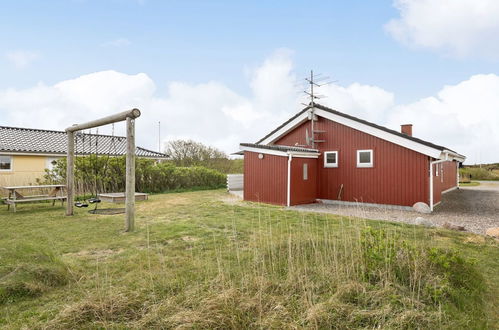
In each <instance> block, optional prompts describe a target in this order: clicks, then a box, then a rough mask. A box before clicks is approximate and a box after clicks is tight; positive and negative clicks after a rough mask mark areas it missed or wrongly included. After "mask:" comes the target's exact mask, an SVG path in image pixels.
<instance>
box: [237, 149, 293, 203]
mask: <svg viewBox="0 0 499 330" xmlns="http://www.w3.org/2000/svg"><path fill="white" fill-rule="evenodd" d="M287 173H288V159H287V157H282V156H274V155H268V154H265V155H264V157H263V159H259V158H258V153H255V152H249V151H245V152H244V200H247V201H253V202H263V203H269V204H277V205H286V202H287V200H286V199H287V179H288V177H287V176H288V174H287Z"/></svg>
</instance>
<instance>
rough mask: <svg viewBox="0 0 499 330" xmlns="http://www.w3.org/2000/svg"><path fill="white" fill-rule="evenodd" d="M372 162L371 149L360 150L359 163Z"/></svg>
mask: <svg viewBox="0 0 499 330" xmlns="http://www.w3.org/2000/svg"><path fill="white" fill-rule="evenodd" d="M370 162H371V153H370V152H369V151H361V152H359V163H361V164H364V163H367V164H369V163H370Z"/></svg>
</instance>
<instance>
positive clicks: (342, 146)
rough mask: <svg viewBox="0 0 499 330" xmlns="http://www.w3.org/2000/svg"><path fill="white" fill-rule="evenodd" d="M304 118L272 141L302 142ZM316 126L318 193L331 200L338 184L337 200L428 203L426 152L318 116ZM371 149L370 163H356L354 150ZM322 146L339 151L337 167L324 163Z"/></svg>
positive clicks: (427, 161) (305, 124)
mask: <svg viewBox="0 0 499 330" xmlns="http://www.w3.org/2000/svg"><path fill="white" fill-rule="evenodd" d="M306 128H308V130H309V132H311V123H310V121H307V122H305V123H303V124H302V125H300V126H299V127H297V128H295V129H294V130H293V131H291V132H290V133H288V134H287V135H286V136H284V137H282V138H281V139H280V140H278V141H276V142H275V144H280V145H288V146H294V145H295V144H296V143H298V144H299V145H304V144H305V129H306ZM315 129H316V130H324V131H326V133H321V134H318V135H317V138H318V139H320V140H325V141H326V142H324V143H318V144H317V145H316V148H318V149H319V151H320V152H321V156H320V157H319V159H318V160H317V198H321V199H331V200H335V199H337V198H338V192H339V189H340V186H341V184H343V193H342V198H341V200H344V201H351V202H355V201H359V202H364V203H376V204H391V205H404V206H412V205H413V204H414V203H416V202H425V203H429V158H428V156H426V155H423V154H420V153H418V152H415V151H412V150H409V149H407V148H404V147H402V146H399V145H396V144H394V143H391V142H388V141H385V140H382V139H379V138H377V137H374V136H372V135H369V134H366V133H363V132H361V131H358V130H356V129H353V128H350V127H347V126H344V125H342V124H339V123H336V122H333V121H330V120H328V119H324V118H322V117H319V120H318V121H316V122H315ZM362 149H372V150H373V159H374V167H372V168H357V150H362ZM324 151H338V160H339V164H338V168H324V165H323V164H324V159H323V152H324Z"/></svg>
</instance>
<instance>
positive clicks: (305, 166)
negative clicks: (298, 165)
mask: <svg viewBox="0 0 499 330" xmlns="http://www.w3.org/2000/svg"><path fill="white" fill-rule="evenodd" d="M303 180H308V164H303Z"/></svg>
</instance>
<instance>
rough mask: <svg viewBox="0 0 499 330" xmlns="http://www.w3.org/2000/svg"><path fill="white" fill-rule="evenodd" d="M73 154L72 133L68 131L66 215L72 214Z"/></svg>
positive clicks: (73, 141) (73, 142) (73, 140)
mask: <svg viewBox="0 0 499 330" xmlns="http://www.w3.org/2000/svg"><path fill="white" fill-rule="evenodd" d="M74 155H75V139H74V133H73V132H68V153H67V158H66V162H67V164H66V190H67V194H68V200H67V204H66V215H73V204H74Z"/></svg>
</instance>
